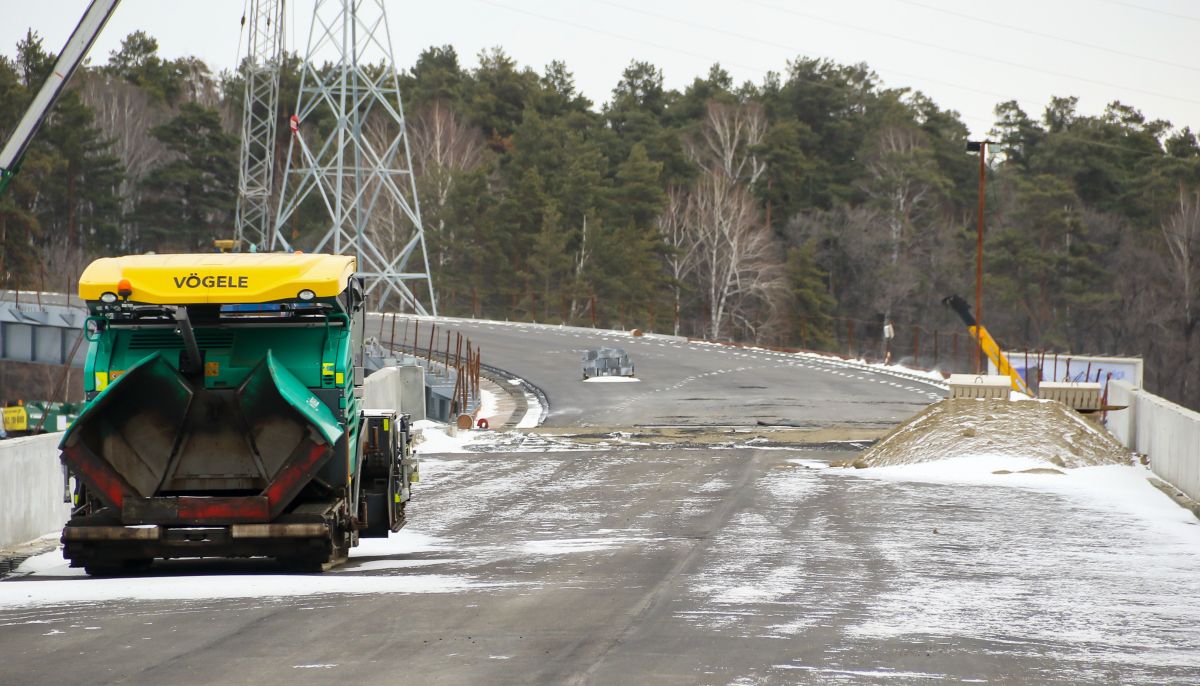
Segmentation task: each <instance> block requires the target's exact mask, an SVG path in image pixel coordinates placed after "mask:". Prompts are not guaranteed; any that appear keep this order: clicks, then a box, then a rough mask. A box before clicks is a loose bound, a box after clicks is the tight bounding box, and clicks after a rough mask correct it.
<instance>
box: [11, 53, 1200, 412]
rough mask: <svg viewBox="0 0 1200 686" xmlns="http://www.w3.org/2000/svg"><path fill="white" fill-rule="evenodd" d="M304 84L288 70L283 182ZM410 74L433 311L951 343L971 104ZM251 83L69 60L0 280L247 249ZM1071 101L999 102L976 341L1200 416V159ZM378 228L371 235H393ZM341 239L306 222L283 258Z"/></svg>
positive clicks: (455, 58) (853, 70) (464, 68)
mask: <svg viewBox="0 0 1200 686" xmlns="http://www.w3.org/2000/svg"><path fill="white" fill-rule="evenodd" d="M52 62H53V58H52V56H51V55H49V54H48V53H47V52H46V50H45V48H44V46H43V44H42V41H41V39H40V38H38V37H37V36H36V35H35V34H33V33H30V34H29V35H27V37H26V38H25V39H24V40H23V41H21V42H20V44H19V45H18V46H17V50H16V55H15V57H14V58H7V57H0V134H3V133H7V129H8V128H11V125H12V124H15V122H16V120H17V119H18V117H19V116H20V113H21V112H22V111H23V109H24V107H25V106H26V105H27V103H28V102H29V100H30V99H31V97H32V93H33V92H34V91H36V89H37V87H38V86H39V85H40V84H41V82H42V80H43V79H44V77H45V75H46V74H47V73H48V71H49V69H50V68H51V65H52ZM300 67H301V62H300V58H299V57H298V56H296V55H287V56H285V58H284V59H283V60H282V63H281V65H280V73H281V85H280V110H279V112H278V119H279V126H278V131H279V133H278V141H277V143H278V145H277V146H276V156H277V159H276V168H277V169H282V167H283V160H284V158H285V156H286V151H287V145H288V139H289V135H290V132H289V128H288V125H287V118H288V117H289V116H290V115H291V110H292V109H293V108H294V106H295V101H296V93H297V91H298V88H299V78H300ZM398 78H399V81H400V86H401V91H402V93H403V97H404V107H405V110H406V113H407V119H406V122H407V132H408V135H409V142H410V145H411V149H412V158H413V166H414V172H415V175H416V179H417V188H418V196H419V202H420V207H421V212H422V215H423V223H424V226H425V231H426V237H427V242H428V249H429V260H430V266H431V269H432V272H433V278H434V285H435V289H436V291H437V296H438V305H439V311H440V312H441V313H443V314H448V315H466V316H470V315H474V316H481V317H489V318H500V319H505V318H507V319H522V320H536V321H543V322H555V323H557V322H560V321H562V322H568V323H575V324H581V323H582V324H588V323H590V322H592V321H596V322H597V323H598V324H599V325H601V326H623V327H639V328H642V329H649V330H653V331H659V332H668V333H677V334H680V335H689V336H697V337H703V338H709V339H729V340H741V341H750V342H755V343H759V344H765V345H776V346H786V347H804V348H809V349H817V350H828V351H835V352H840V353H843V354H846V353H850V354H856V355H857V354H863V355H867V356H869V357H883V356H885V355H887V354H889V353H892V357H893V359H897V360H900V361H903V357H904V356H905V355H906V354H912V353H913V352H915V350H914V348H915V347H916V345H917V344H916V343H914V344H913V346H911V347H908V348H906V347H905V346H904V345H900V344H898V343H896V342H893V341H889V340H888V339H887V338H885V331H887V330H889V329H890V330H892V331H908V330H910V329H911V330H913V331H914V332H916V333H917V334H919V333H920V332H922V331H924V332H926V333H927V334H928V333H930V332H935V331H941V332H948V331H953V330H956V328H957V327H960V324H959V322H958V321H957V319H956V317H955V316H954V315H953V314H952V313H951V312H949V311H948V310H946V309H945V308H944V307H943V306H942V305H941V302H940V301H941V300H942V298H943V297H945V296H947V295H950V294H952V293H962V294H964V295H968V296H969V295H970V294H971V293H972V292H973V288H974V256H975V213H976V194H977V183H978V156H977V154H976V153H972V152H968V151H967V150H966V141H967V133H968V132H967V128H966V126H965V125H964V124H963V123H962V120H961V119H960V117H959V115H958V114H957V113H956V112H954V111H950V110H946V109H943V108H941V107H939V106H938V105H937V103H935V102H934V101H933V100H932V99H930V98H929V97H927V96H925V95H924V94H922V93H920V92H918V91H915V90H912V89H909V88H903V87H889V86H886V85H885V84H884V83H883V82H882V81H881V80H880V79H879V77H878V76H877V75H876V74H875V73H874V72H872V71H871V70H870V68H869V67H868V66H867V65H865V64H855V65H844V64H837V63H834V62H830V61H827V60H817V59H809V58H805V57H798V58H797V59H795V60H793V61H790V62H788V63H787V64H786V65H785V66H784V68H782V69H781V70H780V71H778V72H772V73H769V74H768V75H767V76H766V77H765V78H764V79H763V80H762V82H761V83H750V82H747V83H742V84H737V83H734V81H733V79H732V78H731V77H730V75H729V74H728V73H727V72H726V71H724V70H723V69H722V68H721V67H720V66H719V65H714V66H713V67H712V68H711V69H710V70H709V71H708V73H707V74H704V75H702V76H697V77H696V78H694V79H693V81H692V82H691V83H690V84H689V85H688V86H687V87H685V88H683V89H681V90H674V89H668V88H666V87H665V86H664V83H663V75H662V72H661V70H659V69H658V68H657V67H656V66H654V65H653V64H650V63H647V62H641V61H633V62H631V63H630V65H629V66H628V67H627V68H626V69H625V70H624V71H623V73H622V74H621V75H620V79H619V80H618V82H617V84H616V86H615V87H614V88H613V90H612V93H611V95H610V97H609V99H608V101H607V102H606V103H604V104H602V105H596V104H595V103H593V102H591V101H590V100H588V99H587V98H585V97H584V96H583V95H581V94H580V93H579V92H578V90H577V89H576V87H575V84H574V79H573V76H572V74H571V72H570V70H569V69H568V67H567V65H565V64H563V63H561V62H553V63H551V64H550V65H548V66H546V67H545V69H543V70H542V71H540V72H539V71H535V70H533V69H531V68H528V67H522V66H520V65H518V64H517V63H516V62H515V61H514V60H513V59H512V58H511V57H509V56H508V55H506V54H505V53H504V52H503V51H502V50H501V49H499V48H495V49H491V50H487V51H484V52H482V53H480V54H479V55H478V57H477V60H476V62H475V63H474V64H473V65H466V64H464V63H463V61H462V60H461V59H460V56H459V55H458V54H457V53H456V51H455V50H454V49H453V48H452V47H449V46H441V47H431V48H429V49H427V50H425V51H423V52H422V53H421V55H420V56H419V58H418V59H417V61H416V63H415V64H414V65H412V66H411V67H410V68H408V69H406V70H404V71H403V72H402V73H400V74H398ZM243 86H244V81H243V79H242V77H241V75H240V71H234V72H223V73H220V74H214V73H213V72H212V71H211V70H210V69H209V68H208V67H207V65H205V64H204V63H203V62H201V61H199V60H196V59H195V58H179V59H166V58H163V57H162V56H160V55H159V52H158V46H157V43H156V42H155V40H154V39H153V38H152V37H150V36H147V35H146V34H144V33H141V32H137V33H133V34H131V35H129V36H128V37H127V38H126V39H125V40H124V41H123V42H122V44H121V48H120V49H119V50H116V51H114V52H113V53H112V54H110V55H109V56H108V60H107V62H106V63H105V64H103V65H100V66H90V65H89V66H88V67H86V68H84V69H81V70H80V72H79V73H78V74H77V75H76V78H75V80H74V82H73V85H72V87H71V89H70V91H69V92H68V94H67V95H66V97H64V99H63V100H62V101H61V102H60V104H59V105H58V106H57V108H56V110H55V112H54V114H53V116H52V117H51V118H50V120H49V121H48V122H47V123H46V125H45V126H44V127H43V129H42V131H41V133H40V134H39V137H38V140H37V141H36V142H35V143H34V145H33V147H32V148H31V149H30V151H29V153H28V154H27V156H26V159H25V161H24V163H23V167H22V171H21V174H20V175H19V176H18V177H17V179H16V181H15V183H14V184H13V186H12V188H11V190H10V192H9V194H8V195H7V196H6V197H5V198H2V199H0V275H3V278H4V279H5V282H6V284H7V287H9V288H13V287H17V286H21V287H25V288H30V287H41V286H42V285H44V287H45V288H47V289H52V290H58V289H60V288H62V287H63V286H62V285H60V284H58V283H56V282H55V280H62V279H63V275H70V274H78V273H79V271H80V270H81V269H82V266H83V265H84V264H86V262H87V261H88V260H90V259H92V258H93V257H96V256H101V255H112V254H120V253H137V252H147V251H157V252H178V251H189V250H200V251H208V250H211V241H212V240H213V239H215V238H228V237H231V236H232V233H233V230H232V227H233V217H234V211H235V207H236V188H237V167H238V164H237V156H238V139H237V134H236V132H237V130H238V128H239V124H240V113H241V107H242V98H243V93H242V90H243ZM1077 104H1078V103H1077V100H1076V99H1075V98H1071V97H1055V98H1052V99H1051V100H1050V102H1049V103H1047V104H1046V105H1045V107H1044V108H1043V110H1042V111H1041V112H1040V113H1037V112H1033V113H1031V112H1027V111H1026V109H1024V108H1023V106H1022V105H1021V104H1020V103H1018V102H1016V101H1008V102H1003V103H1000V104H998V105H997V106H996V108H995V124H994V126H993V128H992V129H991V131H990V132H989V135H988V136H989V138H990V139H991V140H992V145H991V146H990V147H989V148H988V151H989V154H988V156H987V159H986V163H987V177H988V181H987V192H986V207H987V209H986V215H985V223H986V243H985V254H986V258H985V271H986V273H985V277H984V278H985V284H986V291H985V295H984V301H985V307H984V324H985V325H986V326H987V327H988V328H989V329H990V330H991V331H992V333H993V334H994V335H995V336H996V338H997V339H998V340H999V341H1001V343H1002V344H1003V345H1004V346H1005V347H1008V348H1016V349H1020V348H1026V349H1030V350H1051V351H1059V352H1067V351H1070V352H1074V353H1108V354H1134V355H1142V356H1144V357H1145V358H1146V363H1147V378H1146V385H1147V387H1148V388H1149V389H1150V390H1152V391H1155V392H1158V393H1160V394H1163V395H1165V396H1167V397H1169V398H1172V399H1175V400H1177V401H1180V402H1183V403H1185V404H1188V405H1190V406H1192V407H1197V406H1200V355H1197V353H1196V346H1197V339H1198V337H1197V335H1196V334H1197V331H1196V329H1197V322H1198V321H1200V141H1198V140H1197V136H1196V134H1195V133H1194V132H1192V131H1191V130H1190V129H1189V128H1186V127H1185V128H1182V129H1180V128H1176V127H1173V126H1172V125H1171V124H1170V123H1168V122H1165V121H1161V120H1156V119H1151V118H1148V117H1147V116H1146V115H1144V114H1143V113H1142V112H1140V111H1139V110H1137V109H1136V108H1134V107H1131V106H1129V105H1126V104H1123V103H1119V102H1113V103H1112V104H1110V105H1109V106H1108V107H1107V108H1106V109H1105V110H1104V112H1103V113H1101V114H1099V115H1092V114H1085V113H1081V112H1079V111H1078V107H1077ZM368 123H369V126H368V130H369V133H370V135H376V136H381V137H385V136H388V135H390V134H392V133H394V132H389V131H388V130H387V125H386V123H384V122H368ZM329 125H330V123H329V122H328V121H322V120H321V119H320V118H316V119H315V120H314V121H309V122H304V123H303V126H304V127H305V128H306V130H311V131H313V133H314V135H317V136H319V135H320V132H321V131H322V130H328V128H329ZM280 177H281V174H279V173H277V174H276V183H277V185H278V184H279V182H280ZM387 210H388V208H386V207H383V208H381V211H380V212H378V213H377V214H378V218H377V220H376V221H375V222H374V223H373V225H372V230H373V231H375V232H376V233H377V234H378V236H377V238H379V240H380V242H382V243H384V244H386V243H387V238H388V236H389V235H392V236H394V235H396V234H397V225H398V224H402V223H403V222H404V221H406V220H405V219H404V217H403V216H401V215H400V213H395V212H389V211H387ZM326 221H327V220H326V217H325V215H324V214H323V210H322V208H321V207H320V206H318V205H317V204H316V203H309V204H308V205H306V206H305V207H302V208H301V210H300V211H299V212H297V213H296V215H295V216H294V217H293V219H292V220H291V222H290V225H289V227H288V230H289V231H291V236H292V238H293V242H294V244H297V245H304V244H305V241H306V240H308V241H310V242H312V241H315V239H316V237H317V236H319V235H320V234H322V233H323V232H324V230H325V229H326V228H327V226H326V225H325V223H324V222H326ZM401 233H402V232H401ZM50 275H55V276H50ZM968 300H971V298H970V297H968ZM888 324H892V326H890V327H889V326H888ZM936 340H937V339H935V343H934V345H936V344H937V343H936Z"/></svg>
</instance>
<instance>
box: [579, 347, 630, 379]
mask: <svg viewBox="0 0 1200 686" xmlns="http://www.w3.org/2000/svg"><path fill="white" fill-rule="evenodd" d="M594 376H633V362H631V361H630V360H629V353H627V352H625V351H624V350H622V349H621V348H592V349H591V350H585V351H584V353H583V378H584V380H587V379H589V378H591V377H594Z"/></svg>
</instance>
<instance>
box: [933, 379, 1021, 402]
mask: <svg viewBox="0 0 1200 686" xmlns="http://www.w3.org/2000/svg"><path fill="white" fill-rule="evenodd" d="M946 384H947V385H948V386H949V387H950V397H951V398H1003V399H1005V400H1008V397H1009V394H1010V393H1011V392H1012V379H1010V378H1008V377H1007V376H996V375H987V374H951V375H950V378H949V379H947V380H946Z"/></svg>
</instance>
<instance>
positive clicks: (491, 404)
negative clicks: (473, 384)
mask: <svg viewBox="0 0 1200 686" xmlns="http://www.w3.org/2000/svg"><path fill="white" fill-rule="evenodd" d="M499 407H500V406H499V399H498V398H497V397H496V394H495V393H493V392H491V391H489V390H488V389H486V388H481V389H479V414H478V416H479V417H482V418H486V419H491V418H492V417H494V416H495V415H496V411H497V410H498V409H499Z"/></svg>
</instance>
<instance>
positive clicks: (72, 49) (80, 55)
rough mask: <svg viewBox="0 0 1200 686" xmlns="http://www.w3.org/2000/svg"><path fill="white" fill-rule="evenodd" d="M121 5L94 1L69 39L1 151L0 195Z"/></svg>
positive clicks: (110, 0) (101, 0) (105, 0)
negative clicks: (93, 45) (72, 77)
mask: <svg viewBox="0 0 1200 686" xmlns="http://www.w3.org/2000/svg"><path fill="white" fill-rule="evenodd" d="M119 2H120V0H92V3H91V5H89V6H88V8H87V11H86V12H84V14H83V18H82V19H80V20H79V24H78V25H77V26H76V27H75V30H74V31H73V32H72V33H71V37H70V38H69V39H67V44H66V45H65V46H63V49H62V52H61V53H60V54H59V56H58V60H57V61H56V62H55V63H54V70H53V71H51V72H50V76H48V77H46V82H45V83H43V84H42V88H41V90H39V91H38V92H37V95H36V96H34V98H33V102H31V103H30V104H29V109H27V110H25V115H24V116H23V117H21V121H19V122H18V123H17V127H16V128H15V129H13V133H12V136H10V137H9V139H8V142H6V143H5V144H4V148H3V149H2V150H0V193H3V192H4V189H5V188H7V187H8V183H9V180H10V179H12V177H13V175H14V174H16V173H17V169H18V168H19V167H20V164H21V158H22V157H23V156H24V155H25V150H26V149H28V148H29V143H30V142H31V141H32V140H33V137H34V135H35V134H37V130H38V127H40V126H41V125H42V122H43V121H45V119H46V115H47V114H49V112H50V110H51V109H53V107H54V103H56V102H58V99H59V97H61V96H62V93H63V91H64V90H66V87H67V82H68V81H70V80H71V76H72V75H73V74H74V73H75V70H76V69H78V68H79V65H80V64H82V63H83V59H84V58H85V57H87V54H88V51H89V50H91V48H92V44H93V43H95V42H96V36H98V35H100V32H101V31H102V30H104V25H105V24H106V23H108V18H109V17H111V16H112V13H113V11H114V10H115V9H116V8H117V4H118V3H119Z"/></svg>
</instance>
